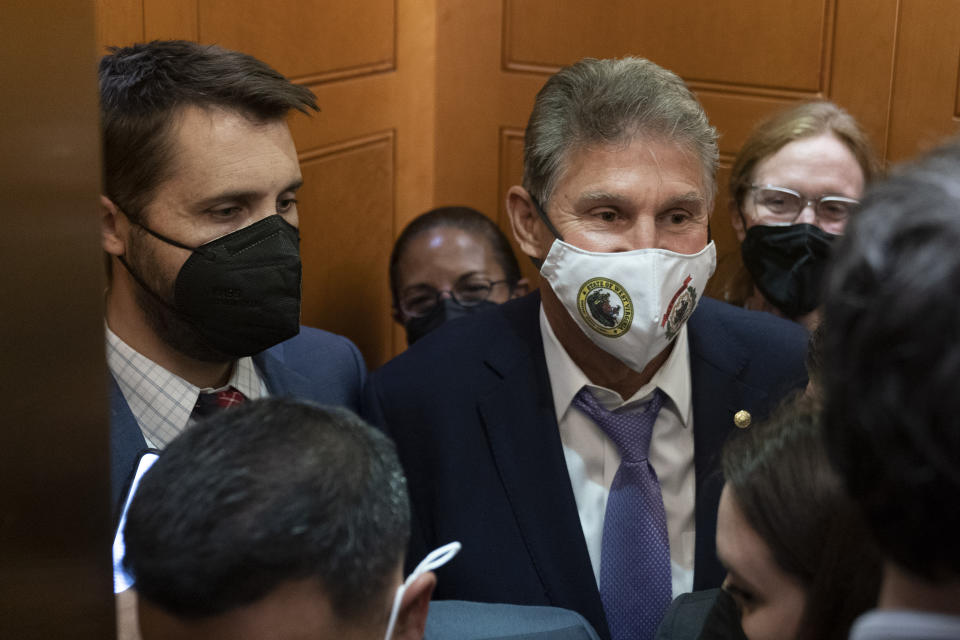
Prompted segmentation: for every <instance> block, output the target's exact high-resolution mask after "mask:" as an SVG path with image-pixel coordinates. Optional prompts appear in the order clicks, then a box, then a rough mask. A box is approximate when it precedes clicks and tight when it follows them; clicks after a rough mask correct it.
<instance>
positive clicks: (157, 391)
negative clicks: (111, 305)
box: [105, 327, 267, 446]
mask: <svg viewBox="0 0 960 640" xmlns="http://www.w3.org/2000/svg"><path fill="white" fill-rule="evenodd" d="M105 328H106V338H107V367H108V368H109V369H110V373H111V374H113V377H114V378H115V379H116V381H117V385H118V386H119V387H120V392H121V393H122V394H123V397H124V400H126V401H127V406H128V407H129V408H130V412H131V413H132V414H133V417H134V418H135V419H136V421H137V424H139V425H140V428H141V430H142V431H143V432H144V436H145V437H146V438H147V439H148V440H150V444H151V445H154V446H156V445H158V444H160V443H163V442H169V441H170V440H172V439H173V437H175V436H176V434H178V433H180V432H181V431H183V429H184V428H185V427H186V426H187V423H188V422H189V421H190V414H191V413H193V408H194V406H196V404H197V398H198V397H199V395H200V394H201V393H207V392H211V391H219V390H221V389H226V388H227V387H231V386H232V387H234V388H235V389H236V390H237V391H239V392H240V393H242V394H243V395H244V396H246V398H247V399H249V400H254V399H256V398H260V397H263V396H266V395H267V389H266V386H265V385H264V383H263V381H262V380H261V378H260V376H259V374H258V373H257V369H256V366H255V365H254V363H253V358H250V357H243V358H240V359H239V360H237V362H236V365H235V366H234V367H233V372H232V373H231V374H230V379H229V380H228V381H227V384H225V385H224V386H222V387H219V388H218V389H213V388H206V389H201V388H200V387H197V386H196V385H193V384H191V383H189V382H187V381H186V380H184V379H183V378H181V377H179V376H177V375H175V374H173V373H171V372H169V371H167V370H166V369H164V368H163V367H161V366H160V365H158V364H157V363H155V362H153V361H152V360H150V359H149V358H147V357H146V356H144V355H143V354H141V353H139V352H138V351H137V350H135V349H134V348H133V347H131V346H130V345H128V344H127V343H126V342H124V341H123V340H122V339H121V338H120V337H119V336H118V335H117V334H115V333H114V332H113V331H111V330H110V327H105Z"/></svg>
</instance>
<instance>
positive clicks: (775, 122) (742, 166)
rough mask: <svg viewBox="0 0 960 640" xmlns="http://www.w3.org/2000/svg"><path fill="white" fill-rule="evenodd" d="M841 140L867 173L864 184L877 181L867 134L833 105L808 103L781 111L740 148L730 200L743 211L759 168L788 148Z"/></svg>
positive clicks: (735, 164) (755, 129) (754, 132)
mask: <svg viewBox="0 0 960 640" xmlns="http://www.w3.org/2000/svg"><path fill="white" fill-rule="evenodd" d="M824 133H829V134H832V135H834V136H836V137H837V139H838V140H840V141H841V142H842V143H843V144H845V145H846V146H847V148H848V149H850V152H851V153H852V154H853V156H854V157H855V158H856V159H857V164H859V165H860V169H861V170H862V171H863V181H864V184H867V183H869V182H871V181H873V180H874V179H875V178H876V177H877V175H878V174H879V172H880V168H879V165H878V163H877V159H876V157H875V156H874V154H873V149H872V148H871V146H870V141H869V139H868V138H867V134H866V133H865V132H864V130H863V129H862V128H861V127H860V124H859V123H858V122H857V121H856V119H854V117H853V116H851V115H850V114H849V113H847V112H846V111H845V110H843V109H842V108H840V107H838V106H837V105H835V104H834V103H832V102H827V101H818V102H804V103H801V104H798V105H796V106H793V107H790V108H789V109H785V110H783V111H779V112H777V113H775V114H773V115H772V116H770V117H769V118H767V119H766V120H764V121H763V122H761V123H760V124H758V125H757V126H756V127H755V128H754V129H753V131H752V132H751V133H750V137H749V138H747V141H746V142H744V143H743V146H742V147H740V152H739V153H737V157H736V159H735V160H734V162H733V168H732V169H731V170H730V197H731V198H732V199H733V201H734V203H736V205H737V206H738V207H739V206H741V205H742V204H743V199H744V197H745V196H746V193H747V191H748V190H749V189H750V185H751V183H752V182H753V171H754V169H755V168H756V166H757V164H758V163H759V162H760V161H761V160H764V159H766V158H769V157H770V156H772V155H773V154H775V153H776V152H777V151H779V150H780V149H782V148H783V147H785V146H786V145H788V144H790V143H791V142H794V141H795V140H800V139H801V138H809V137H811V136H817V135H820V134H824Z"/></svg>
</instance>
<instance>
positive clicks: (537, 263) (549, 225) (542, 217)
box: [528, 192, 563, 271]
mask: <svg viewBox="0 0 960 640" xmlns="http://www.w3.org/2000/svg"><path fill="white" fill-rule="evenodd" d="M528 195H529V196H530V201H531V202H533V208H534V209H536V210H537V215H539V216H540V220H541V221H543V224H544V225H546V227H547V229H548V230H549V231H550V233H552V234H553V237H554V238H556V239H557V240H560V241H561V242H563V236H562V235H560V232H559V231H557V228H556V227H555V226H553V223H552V222H550V218H548V217H547V212H546V211H544V210H543V207H541V206H540V202H539V201H538V200H537V198H536V197H535V196H534V195H533V194H532V193H529V192H528ZM530 261H531V262H533V266H535V267H536V268H537V271H539V270H540V267H542V266H543V260H538V259H537V258H533V257H531V258H530Z"/></svg>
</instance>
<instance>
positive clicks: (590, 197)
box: [577, 191, 630, 205]
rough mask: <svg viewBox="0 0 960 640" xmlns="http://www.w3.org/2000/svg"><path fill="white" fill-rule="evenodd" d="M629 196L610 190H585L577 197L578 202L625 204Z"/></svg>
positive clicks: (588, 203)
mask: <svg viewBox="0 0 960 640" xmlns="http://www.w3.org/2000/svg"><path fill="white" fill-rule="evenodd" d="M629 200H630V199H629V198H627V197H626V196H622V195H620V194H617V193H613V192H611V191H587V192H586V193H581V194H580V195H579V196H578V197H577V203H578V204H584V205H591V204H626V203H628V202H629Z"/></svg>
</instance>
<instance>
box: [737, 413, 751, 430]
mask: <svg viewBox="0 0 960 640" xmlns="http://www.w3.org/2000/svg"><path fill="white" fill-rule="evenodd" d="M733 424H735V425H737V429H746V428H747V427H749V426H750V412H749V411H745V410H743V409H740V411H737V412H736V413H735V414H733Z"/></svg>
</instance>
